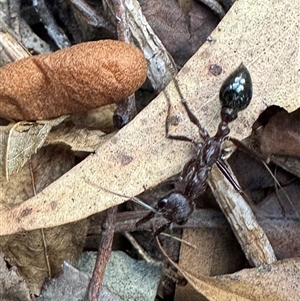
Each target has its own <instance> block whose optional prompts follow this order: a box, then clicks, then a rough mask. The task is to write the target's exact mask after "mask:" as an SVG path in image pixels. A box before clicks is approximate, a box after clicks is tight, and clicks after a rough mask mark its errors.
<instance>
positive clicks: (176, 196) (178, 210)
mask: <svg viewBox="0 0 300 301" xmlns="http://www.w3.org/2000/svg"><path fill="white" fill-rule="evenodd" d="M156 210H157V211H158V212H160V213H162V215H163V217H164V218H166V219H167V220H168V221H169V222H171V223H176V224H178V225H183V224H185V223H186V222H187V220H188V218H189V217H190V215H191V214H192V212H193V211H194V203H193V202H192V201H191V200H189V199H188V198H187V197H185V196H184V195H183V194H181V193H178V192H172V193H170V194H169V195H168V196H166V197H165V198H163V199H161V200H159V201H158V203H157V205H156Z"/></svg>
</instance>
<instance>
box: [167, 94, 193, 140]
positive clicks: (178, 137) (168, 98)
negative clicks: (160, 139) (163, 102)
mask: <svg viewBox="0 0 300 301" xmlns="http://www.w3.org/2000/svg"><path fill="white" fill-rule="evenodd" d="M164 93H165V96H166V99H167V102H168V113H167V119H166V123H165V130H166V137H167V138H169V139H173V140H179V141H187V142H191V143H193V144H194V143H195V142H194V140H193V139H192V138H189V137H186V136H182V135H171V134H169V126H170V124H171V122H170V120H171V118H170V114H171V103H170V95H169V93H168V92H167V91H166V90H164Z"/></svg>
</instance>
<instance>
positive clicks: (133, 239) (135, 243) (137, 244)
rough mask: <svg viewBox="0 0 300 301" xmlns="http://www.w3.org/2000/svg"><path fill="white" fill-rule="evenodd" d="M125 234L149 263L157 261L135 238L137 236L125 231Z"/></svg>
mask: <svg viewBox="0 0 300 301" xmlns="http://www.w3.org/2000/svg"><path fill="white" fill-rule="evenodd" d="M123 234H124V236H125V237H126V238H127V239H128V240H129V242H130V243H131V244H132V246H133V247H134V248H135V249H136V250H137V252H138V253H139V254H140V255H141V257H142V258H143V259H144V260H145V261H146V262H149V263H154V262H156V261H155V260H153V259H152V258H151V257H150V256H149V255H148V254H147V253H146V252H145V250H144V249H143V248H142V247H141V246H140V245H139V243H138V242H137V241H136V240H135V238H134V237H133V236H132V235H131V234H130V233H128V232H124V233H123Z"/></svg>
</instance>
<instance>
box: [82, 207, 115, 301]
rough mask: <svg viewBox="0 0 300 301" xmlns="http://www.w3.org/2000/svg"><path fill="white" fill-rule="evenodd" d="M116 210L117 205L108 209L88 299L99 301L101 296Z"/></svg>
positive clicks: (89, 300)
mask: <svg viewBox="0 0 300 301" xmlns="http://www.w3.org/2000/svg"><path fill="white" fill-rule="evenodd" d="M116 212H117V207H116V206H115V207H112V208H110V209H108V211H107V217H106V220H105V230H104V231H103V232H102V237H101V240H100V244H99V248H98V255H97V259H96V264H95V268H94V272H93V276H92V279H91V281H90V285H89V290H88V296H87V300H88V301H98V298H99V296H100V290H101V286H102V280H103V276H104V272H105V268H106V265H107V262H108V259H109V257H110V253H111V246H112V241H113V237H114V223H115V214H116Z"/></svg>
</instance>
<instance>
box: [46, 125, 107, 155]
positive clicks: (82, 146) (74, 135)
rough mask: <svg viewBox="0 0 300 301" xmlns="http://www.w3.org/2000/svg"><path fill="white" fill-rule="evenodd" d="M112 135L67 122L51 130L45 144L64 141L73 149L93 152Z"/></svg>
mask: <svg viewBox="0 0 300 301" xmlns="http://www.w3.org/2000/svg"><path fill="white" fill-rule="evenodd" d="M112 135H113V134H108V135H106V134H105V133H103V132H101V131H99V130H97V129H88V128H85V127H78V126H76V125H74V124H73V123H68V122H67V123H65V124H63V125H62V126H60V127H59V128H57V129H55V130H53V131H51V132H50V133H49V135H48V137H47V139H46V141H45V144H44V145H49V144H56V143H63V144H66V145H69V146H70V148H71V150H72V151H79V152H88V153H93V152H94V151H95V150H96V149H97V148H98V147H99V146H100V145H101V144H102V143H104V142H105V141H106V140H108V139H109V138H110V137H111V136H112Z"/></svg>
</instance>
